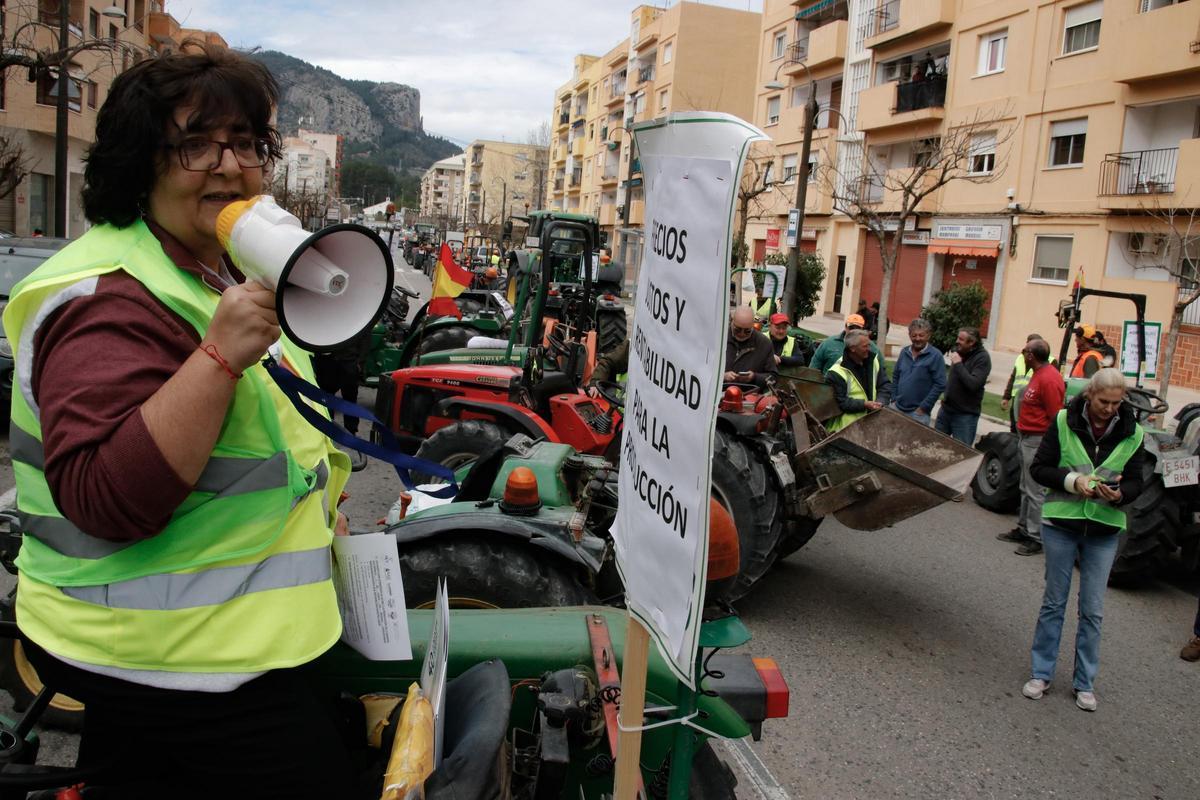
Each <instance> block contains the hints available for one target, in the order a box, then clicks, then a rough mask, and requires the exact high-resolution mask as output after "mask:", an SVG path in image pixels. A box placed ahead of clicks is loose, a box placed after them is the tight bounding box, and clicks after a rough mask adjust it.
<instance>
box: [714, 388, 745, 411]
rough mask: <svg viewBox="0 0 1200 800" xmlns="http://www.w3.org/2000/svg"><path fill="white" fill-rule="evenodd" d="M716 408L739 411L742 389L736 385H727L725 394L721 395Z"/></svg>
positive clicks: (740, 408)
mask: <svg viewBox="0 0 1200 800" xmlns="http://www.w3.org/2000/svg"><path fill="white" fill-rule="evenodd" d="M718 410H720V411H733V412H735V413H737V412H740V411H741V410H742V390H741V389H739V388H738V387H736V386H730V387H728V388H727V389H726V390H725V394H723V395H722V396H721V406H720V408H719V409H718Z"/></svg>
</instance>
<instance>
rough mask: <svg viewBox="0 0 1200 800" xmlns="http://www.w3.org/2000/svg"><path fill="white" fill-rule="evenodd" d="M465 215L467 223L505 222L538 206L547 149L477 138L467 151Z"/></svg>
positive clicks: (468, 146) (464, 166) (463, 204)
mask: <svg viewBox="0 0 1200 800" xmlns="http://www.w3.org/2000/svg"><path fill="white" fill-rule="evenodd" d="M463 158H464V165H463V172H464V178H463V180H464V187H463V189H462V194H463V201H462V207H463V212H462V214H461V216H462V218H463V219H464V220H465V221H466V223H467V225H473V226H483V225H501V224H503V222H504V220H506V219H508V217H510V216H512V215H513V214H525V213H526V212H528V211H531V210H535V209H536V208H538V205H539V202H540V200H541V198H542V194H541V192H542V187H543V182H544V180H545V172H546V166H545V165H546V158H547V153H546V148H545V147H543V146H540V145H535V144H516V143H513V142H494V141H490V140H487V139H476V140H475V141H473V142H471V143H470V144H469V145H467V149H466V151H465V152H464V154H463Z"/></svg>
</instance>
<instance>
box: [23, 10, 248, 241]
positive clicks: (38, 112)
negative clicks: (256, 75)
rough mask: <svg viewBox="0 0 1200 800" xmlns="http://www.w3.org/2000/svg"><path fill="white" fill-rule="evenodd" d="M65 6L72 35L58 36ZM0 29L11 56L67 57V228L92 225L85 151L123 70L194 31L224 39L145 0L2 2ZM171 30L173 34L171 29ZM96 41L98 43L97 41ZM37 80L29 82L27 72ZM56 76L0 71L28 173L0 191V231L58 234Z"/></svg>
mask: <svg viewBox="0 0 1200 800" xmlns="http://www.w3.org/2000/svg"><path fill="white" fill-rule="evenodd" d="M60 3H61V4H62V5H61V7H62V8H64V9H65V10H66V12H67V25H68V33H67V39H68V41H67V42H66V43H65V44H64V43H62V42H60V41H59V39H58V24H59V19H60V17H59V9H60ZM0 30H2V31H3V42H4V46H5V49H6V53H7V54H9V55H17V56H20V55H29V56H31V57H36V56H37V55H39V54H43V55H54V56H57V55H58V54H59V53H61V52H63V51H66V52H67V54H68V56H69V59H70V60H69V68H68V69H69V72H68V74H69V76H70V82H69V85H68V89H67V104H68V106H67V107H68V111H67V131H66V135H67V176H66V178H67V182H66V187H67V214H66V223H67V228H66V234H67V235H68V236H70V237H76V236H79V235H80V234H81V233H83V232H84V230H86V228H87V222H86V220H85V219H84V217H83V211H82V207H81V204H80V201H79V191H80V189H81V188H82V186H83V156H84V153H85V152H86V150H87V147H88V145H89V144H90V143H91V142H92V141H93V140H94V139H95V130H96V112H97V110H98V109H99V108H100V105H101V104H102V103H103V102H104V99H105V98H106V97H107V96H108V88H109V86H110V85H111V83H112V80H113V78H114V77H115V76H116V75H117V74H118V73H120V72H121V71H122V70H124V69H127V68H128V67H129V66H130V65H132V64H134V63H136V62H137V61H139V60H141V59H142V58H143V57H146V56H148V55H149V54H151V53H152V52H159V51H161V50H162V49H163V48H164V47H170V46H172V44H174V43H175V42H176V40H175V39H173V38H171V37H172V36H179V35H181V34H182V33H185V32H186V33H190V34H192V35H194V36H196V37H197V38H202V39H203V40H204V41H209V42H212V43H214V44H220V45H224V40H222V39H221V37H220V36H218V35H217V34H214V33H211V32H206V31H186V29H182V28H180V27H179V25H178V23H175V22H174V20H173V19H172V18H171V16H170V15H169V14H167V13H166V12H165V11H164V10H163V4H162V3H158V2H147V1H146V0H118V2H117V3H115V4H114V3H113V2H111V0H69V2H68V0H24V1H20V0H19V1H18V2H8V3H0ZM172 31H173V33H172ZM97 43H98V44H99V46H95V45H97ZM31 75H32V77H33V78H34V79H33V80H30V77H31ZM57 98H58V75H57V72H56V71H54V70H51V69H42V70H36V69H34V70H29V69H25V68H24V67H12V68H10V69H8V70H6V71H5V72H4V73H3V74H0V135H3V136H4V137H5V138H6V139H7V140H8V141H9V143H10V147H15V148H19V149H20V151H21V153H22V155H23V157H24V159H25V160H26V161H27V162H28V163H29V165H30V172H29V174H28V175H26V176H25V177H24V178H23V179H22V180H21V181H20V182H19V183H18V184H17V185H16V188H15V189H13V190H12V191H11V192H8V193H7V194H5V195H4V196H3V197H0V230H6V231H12V232H14V233H17V234H18V235H29V234H30V233H32V232H33V231H34V230H42V231H44V232H45V233H47V234H52V233H54V227H55V226H54V222H55V206H54V202H55V175H54V168H55V140H56V135H55V133H56V104H57Z"/></svg>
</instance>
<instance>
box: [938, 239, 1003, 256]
mask: <svg viewBox="0 0 1200 800" xmlns="http://www.w3.org/2000/svg"><path fill="white" fill-rule="evenodd" d="M926 252H929V253H946V254H947V255H952V256H971V257H972V258H996V257H997V256H999V255H1000V245H998V244H984V243H983V242H977V241H975V240H973V239H930V240H929V249H928V250H927V251H926Z"/></svg>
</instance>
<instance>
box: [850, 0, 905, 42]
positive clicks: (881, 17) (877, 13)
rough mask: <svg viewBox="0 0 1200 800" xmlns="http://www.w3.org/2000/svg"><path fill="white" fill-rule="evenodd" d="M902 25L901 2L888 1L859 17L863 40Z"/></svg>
mask: <svg viewBox="0 0 1200 800" xmlns="http://www.w3.org/2000/svg"><path fill="white" fill-rule="evenodd" d="M899 24H900V0H886V1H885V2H883V3H880V4H879V5H876V6H873V7H869V8H867V9H866V10H865V11H863V12H862V14H860V15H859V20H858V26H859V28H860V29H861V31H862V38H864V39H869V38H871V37H872V36H874V35H876V34H879V33H883V32H884V31H890V30H891V29H892V28H895V27H896V26H897V25H899Z"/></svg>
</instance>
